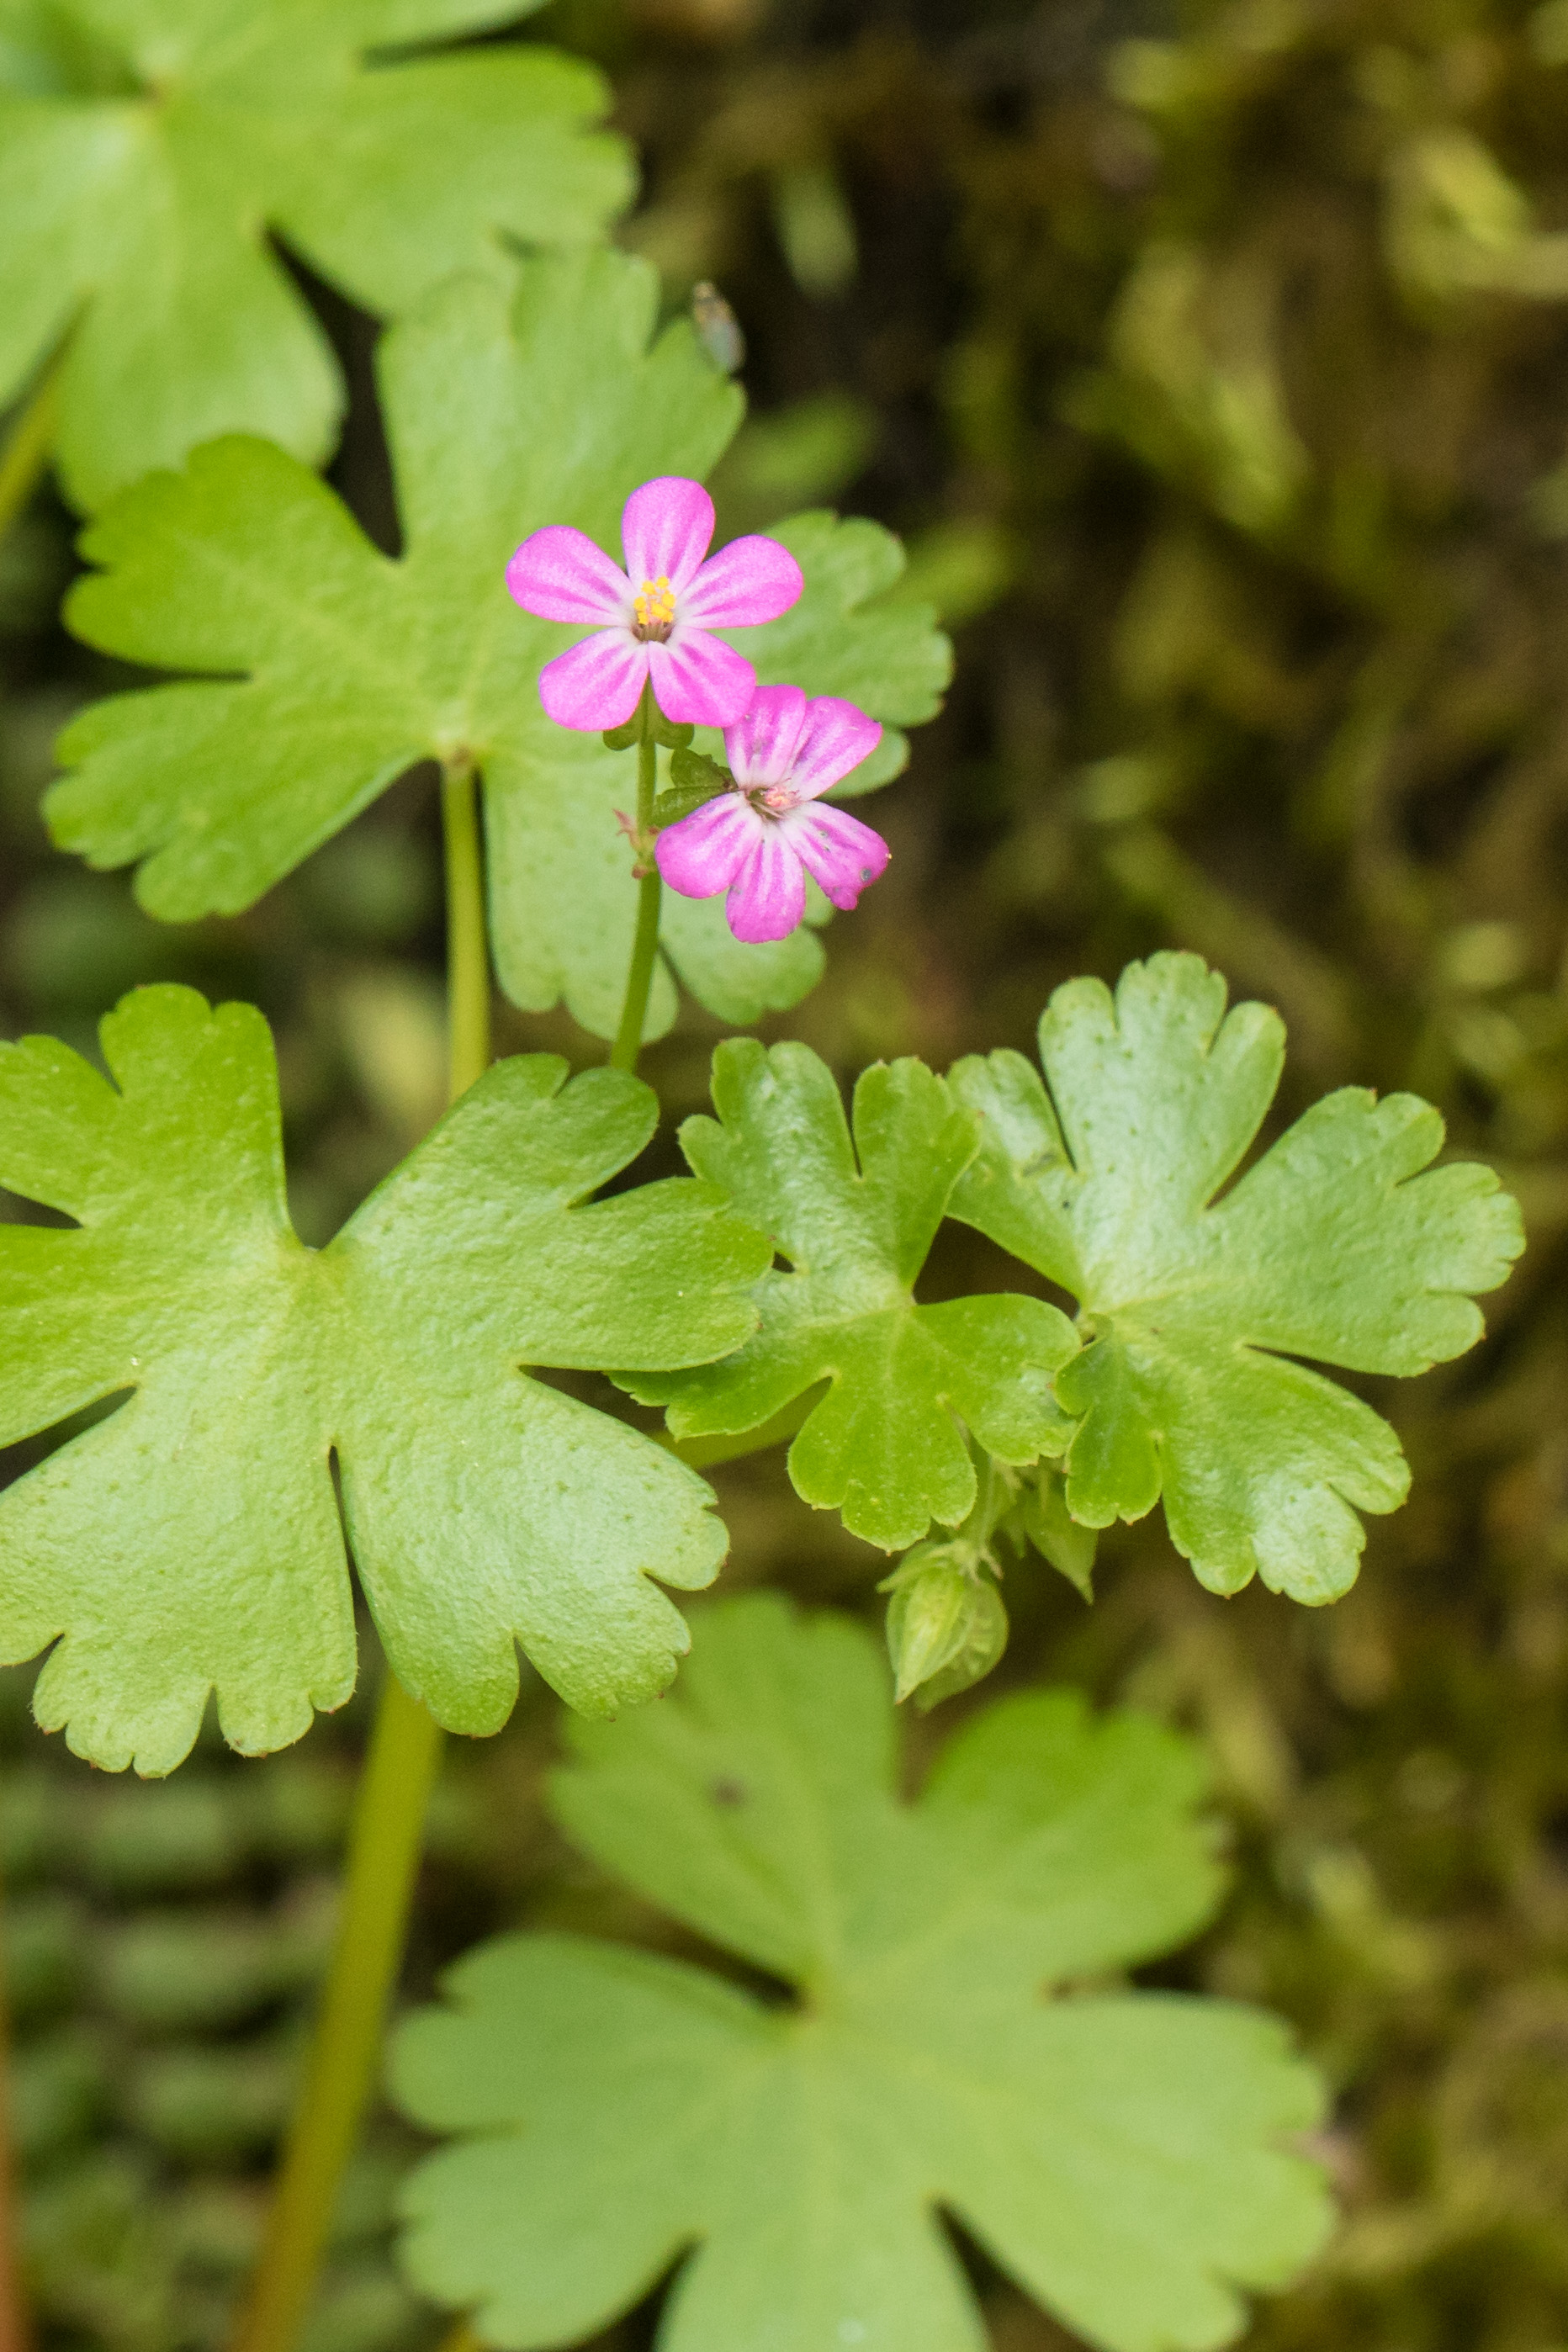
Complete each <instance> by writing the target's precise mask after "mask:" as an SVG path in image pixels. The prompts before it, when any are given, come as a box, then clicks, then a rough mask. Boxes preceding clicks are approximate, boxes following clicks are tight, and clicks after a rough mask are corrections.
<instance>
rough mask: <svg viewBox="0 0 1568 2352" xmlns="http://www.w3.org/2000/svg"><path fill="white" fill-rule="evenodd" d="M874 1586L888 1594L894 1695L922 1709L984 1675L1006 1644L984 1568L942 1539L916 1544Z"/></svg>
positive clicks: (1001, 1613) (1003, 1621) (1003, 1616)
mask: <svg viewBox="0 0 1568 2352" xmlns="http://www.w3.org/2000/svg"><path fill="white" fill-rule="evenodd" d="M877 1590H878V1591H879V1592H887V1593H889V1594H890V1595H891V1598H890V1599H889V1602H888V1618H887V1640H888V1655H889V1658H890V1659H891V1660H892V1664H893V1696H894V1697H895V1699H897V1700H898V1701H899V1702H900V1704H901V1703H902V1702H903V1701H904V1700H905V1699H906V1698H909V1697H910V1696H913V1698H914V1701H915V1704H916V1706H918V1707H920V1709H921V1712H922V1713H925V1712H927V1711H928V1710H929V1709H930V1708H931V1707H933V1706H936V1704H937V1702H938V1701H939V1700H940V1699H944V1698H952V1697H953V1696H956V1694H957V1693H958V1692H959V1691H964V1690H968V1689H969V1688H970V1687H971V1686H972V1685H973V1684H975V1683H977V1682H979V1681H980V1680H981V1679H982V1678H983V1676H984V1675H988V1674H989V1673H990V1672H991V1669H992V1667H993V1666H994V1665H995V1664H996V1663H997V1660H998V1659H999V1658H1000V1657H1001V1655H1002V1653H1003V1651H1004V1650H1005V1648H1006V1646H1007V1612H1006V1610H1005V1608H1004V1607H1003V1605H1002V1595H1001V1594H1000V1593H999V1592H998V1591H997V1590H996V1587H995V1585H994V1582H993V1581H992V1580H991V1578H990V1577H989V1576H987V1575H986V1574H985V1573H984V1570H972V1569H971V1568H970V1567H969V1566H968V1565H967V1564H966V1562H965V1561H964V1560H963V1559H960V1558H959V1557H957V1556H956V1555H955V1548H954V1547H953V1546H952V1545H951V1544H946V1543H941V1542H936V1543H923V1544H917V1545H916V1547H915V1549H914V1550H913V1551H911V1552H910V1553H909V1554H908V1555H907V1557H906V1558H905V1559H904V1560H903V1561H902V1562H901V1563H900V1566H899V1567H898V1568H897V1569H896V1570H894V1572H893V1574H892V1575H891V1576H888V1577H884V1578H883V1580H882V1581H881V1583H880V1584H879V1586H878V1587H877Z"/></svg>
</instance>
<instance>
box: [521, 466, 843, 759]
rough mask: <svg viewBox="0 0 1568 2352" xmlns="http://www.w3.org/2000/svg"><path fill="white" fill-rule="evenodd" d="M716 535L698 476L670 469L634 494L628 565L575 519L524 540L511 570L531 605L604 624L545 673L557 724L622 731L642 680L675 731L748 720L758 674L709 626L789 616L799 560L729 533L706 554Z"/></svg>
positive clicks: (542, 686) (551, 614) (550, 614)
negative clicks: (744, 713) (724, 542)
mask: <svg viewBox="0 0 1568 2352" xmlns="http://www.w3.org/2000/svg"><path fill="white" fill-rule="evenodd" d="M712 537H713V501H712V499H710V497H709V495H708V493H707V491H706V490H705V489H704V488H703V487H702V485H701V483H700V482H689V481H687V480H685V479H684V478H683V477H682V476H680V475H679V474H666V475H661V476H660V477H659V478H658V480H657V481H652V482H645V483H644V484H643V486H642V488H641V489H640V490H634V491H633V492H632V494H631V497H630V498H629V499H627V500H626V508H625V510H624V511H623V513H622V516H621V544H622V546H623V547H624V548H625V550H626V570H625V572H623V571H622V570H621V569H620V567H619V566H618V565H617V564H615V563H612V562H611V561H610V559H609V557H608V556H607V555H606V554H605V552H604V550H603V549H602V548H598V547H595V544H594V542H593V541H592V540H591V539H589V538H588V537H587V536H586V535H585V534H584V532H583V531H580V530H573V529H572V528H571V526H570V525H569V524H567V523H559V522H552V523H546V524H545V526H544V528H543V530H536V531H534V532H533V533H532V534H531V537H530V538H528V539H525V540H524V541H523V542H522V545H521V547H520V548H519V549H518V551H517V553H516V554H515V555H514V556H513V557H512V559H511V562H510V563H509V564H508V565H507V568H506V584H507V586H508V587H509V588H510V590H511V593H512V594H513V595H514V596H515V597H516V599H517V601H518V603H519V604H521V606H522V609H523V611H524V612H525V613H534V614H537V615H538V617H539V618H540V619H541V620H542V621H576V622H579V623H581V622H584V621H596V622H597V623H598V627H597V628H596V629H595V632H594V635H592V636H591V637H584V639H583V640H582V642H581V644H580V645H575V646H568V647H567V649H566V651H565V652H564V653H563V654H557V655H556V656H555V659H554V660H553V661H552V662H546V664H545V666H544V667H543V669H542V671H541V673H540V678H539V692H540V698H541V699H542V702H543V704H544V708H545V709H546V710H547V711H548V712H549V714H550V716H551V718H552V719H554V720H555V722H556V724H557V725H558V726H561V727H581V728H584V729H585V730H598V729H603V728H610V727H624V726H625V724H626V720H627V719H629V718H630V717H631V715H632V713H633V711H634V710H635V709H637V703H638V701H639V699H640V698H641V695H642V689H643V680H644V679H645V678H651V679H652V680H653V692H654V699H655V701H656V702H657V703H658V707H659V709H661V710H662V711H663V713H664V715H665V717H666V718H667V719H673V720H674V721H675V723H676V725H677V726H678V727H684V726H688V725H692V726H699V727H724V726H727V725H728V724H729V722H730V720H731V719H738V718H739V717H740V715H741V713H742V710H744V709H745V708H746V705H747V703H748V702H750V700H751V698H752V693H753V691H754V690H755V688H756V683H757V674H756V672H755V670H754V669H753V668H752V665H751V663H750V662H749V661H745V660H743V659H742V656H740V655H739V654H738V653H736V652H735V651H734V650H733V649H732V647H731V646H727V645H725V644H724V642H723V640H722V639H721V638H720V637H715V636H713V635H710V632H711V631H712V630H714V629H739V628H751V627H752V626H754V625H756V623H758V622H759V621H773V620H776V619H777V618H778V615H779V614H781V613H787V612H788V610H789V608H790V606H791V605H792V604H794V603H795V598H796V597H797V596H798V595H799V594H800V592H801V586H802V582H801V576H800V566H799V564H798V563H797V562H795V558H794V556H793V555H792V554H791V553H790V552H789V550H788V549H787V548H784V547H781V546H780V545H779V543H778V541H776V540H773V539H756V538H752V539H732V540H731V541H730V544H729V545H728V547H721V549H720V550H719V552H718V554H717V555H713V556H708V548H709V542H710V541H711V539H712ZM704 556H708V561H707V562H703V558H704Z"/></svg>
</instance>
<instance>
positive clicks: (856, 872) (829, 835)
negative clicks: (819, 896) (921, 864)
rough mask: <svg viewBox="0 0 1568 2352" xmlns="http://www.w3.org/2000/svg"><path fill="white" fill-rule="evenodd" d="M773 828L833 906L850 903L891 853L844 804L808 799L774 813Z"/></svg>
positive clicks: (874, 877)
mask: <svg viewBox="0 0 1568 2352" xmlns="http://www.w3.org/2000/svg"><path fill="white" fill-rule="evenodd" d="M774 831H775V832H777V833H780V834H782V835H784V839H785V841H786V842H787V843H788V845H789V847H790V849H791V850H792V851H793V853H794V855H795V856H796V857H798V858H799V860H800V862H801V864H802V865H803V866H805V869H806V871H807V873H809V874H810V875H811V877H812V878H813V880H814V881H816V882H819V883H820V884H821V886H822V887H823V889H824V890H825V891H826V893H827V896H828V897H829V898H831V899H832V901H833V903H834V905H835V906H836V907H843V908H850V907H852V906H854V904H855V902H856V900H857V899H858V898H859V896H860V893H861V891H862V890H863V889H864V888H865V887H866V885H867V884H868V882H875V880H876V879H877V877H878V876H879V874H881V873H883V872H884V871H885V870H886V867H887V864H888V860H889V857H890V856H891V855H892V852H891V851H890V850H889V847H888V845H887V843H886V842H885V841H884V840H883V838H882V836H881V835H880V834H879V833H873V832H872V830H871V828H870V826H869V825H868V824H861V822H860V820H859V818H858V816H851V815H850V814H849V812H848V811H847V809H840V808H822V807H818V806H816V804H815V803H812V802H810V801H807V802H806V803H805V805H804V806H803V807H801V808H796V809H791V810H790V812H789V814H787V815H786V816H783V817H780V818H779V820H778V822H777V824H776V825H775V826H774Z"/></svg>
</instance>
